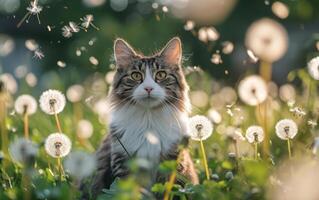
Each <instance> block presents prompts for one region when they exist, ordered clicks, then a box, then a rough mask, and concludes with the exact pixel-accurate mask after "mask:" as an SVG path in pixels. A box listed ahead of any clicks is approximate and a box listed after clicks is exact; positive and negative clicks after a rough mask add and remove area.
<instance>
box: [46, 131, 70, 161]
mask: <svg viewBox="0 0 319 200" xmlns="http://www.w3.org/2000/svg"><path fill="white" fill-rule="evenodd" d="M71 146H72V143H71V141H70V139H69V137H68V136H66V135H65V134H63V133H51V134H50V135H49V136H48V137H47V138H46V140H45V143H44V148H45V151H46V152H47V154H49V155H50V156H52V157H53V158H62V157H65V156H66V155H68V154H69V153H70V151H71Z"/></svg>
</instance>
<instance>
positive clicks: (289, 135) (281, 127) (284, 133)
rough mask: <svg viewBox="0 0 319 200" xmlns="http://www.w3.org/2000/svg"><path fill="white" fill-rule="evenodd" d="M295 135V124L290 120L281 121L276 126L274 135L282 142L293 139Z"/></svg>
mask: <svg viewBox="0 0 319 200" xmlns="http://www.w3.org/2000/svg"><path fill="white" fill-rule="evenodd" d="M297 133H298V127H297V124H296V123H295V122H294V121H293V120H291V119H282V120H280V121H279V122H277V124H276V134H277V136H278V137H279V138H280V139H282V140H288V139H293V138H294V137H295V136H296V135H297Z"/></svg>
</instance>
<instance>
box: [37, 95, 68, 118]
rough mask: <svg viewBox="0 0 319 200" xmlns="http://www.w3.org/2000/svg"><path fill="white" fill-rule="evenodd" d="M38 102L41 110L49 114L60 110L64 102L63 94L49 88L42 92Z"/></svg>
mask: <svg viewBox="0 0 319 200" xmlns="http://www.w3.org/2000/svg"><path fill="white" fill-rule="evenodd" d="M39 102H40V108H41V110H42V111H43V112H45V113H47V114H49V115H54V114H55V113H60V112H62V111H63V109H64V106H65V104H66V100H65V96H64V95H63V94H62V93H61V92H60V91H58V90H51V89H50V90H47V91H45V92H43V93H42V95H41V96H40V100H39Z"/></svg>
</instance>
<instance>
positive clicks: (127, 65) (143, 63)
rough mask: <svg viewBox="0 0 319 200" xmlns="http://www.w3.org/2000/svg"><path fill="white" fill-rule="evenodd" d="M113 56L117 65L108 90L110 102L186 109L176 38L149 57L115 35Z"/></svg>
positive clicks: (185, 90) (183, 80) (184, 83)
mask: <svg viewBox="0 0 319 200" xmlns="http://www.w3.org/2000/svg"><path fill="white" fill-rule="evenodd" d="M114 56H115V60H116V66H117V72H116V75H115V78H114V81H113V90H112V96H113V99H112V101H113V103H114V104H119V105H120V104H131V105H135V104H136V105H139V106H142V107H145V108H158V107H161V106H170V107H174V108H176V109H181V110H185V109H187V108H186V106H187V104H188V102H187V101H188V97H187V90H188V87H187V84H186V81H185V78H184V75H183V72H182V69H181V57H182V49H181V42H180V40H179V39H178V38H173V39H172V40H171V41H170V42H169V43H168V44H167V45H166V46H165V47H164V48H163V50H162V51H160V53H158V54H155V55H153V56H151V57H144V56H141V55H138V54H137V53H135V51H134V50H133V49H132V48H131V47H130V46H129V45H128V44H127V43H126V42H125V41H124V40H121V39H118V40H116V41H115V45H114Z"/></svg>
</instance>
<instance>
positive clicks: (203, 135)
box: [189, 115, 213, 141]
mask: <svg viewBox="0 0 319 200" xmlns="http://www.w3.org/2000/svg"><path fill="white" fill-rule="evenodd" d="M212 133H213V124H212V123H211V122H210V121H209V119H207V118H206V117H205V116H202V115H195V116H193V117H191V118H190V119H189V135H191V138H192V139H193V140H197V141H199V140H206V139H207V138H209V137H210V136H211V135H212Z"/></svg>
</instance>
